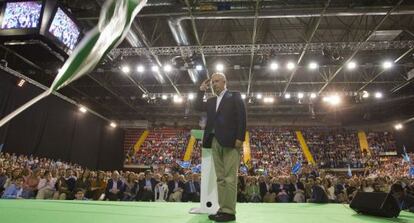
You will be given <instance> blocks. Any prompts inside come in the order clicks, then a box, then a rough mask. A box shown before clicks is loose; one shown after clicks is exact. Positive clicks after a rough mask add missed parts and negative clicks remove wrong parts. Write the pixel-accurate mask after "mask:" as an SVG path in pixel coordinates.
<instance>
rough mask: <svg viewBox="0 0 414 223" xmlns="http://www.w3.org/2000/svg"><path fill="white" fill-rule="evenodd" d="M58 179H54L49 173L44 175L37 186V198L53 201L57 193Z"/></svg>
mask: <svg viewBox="0 0 414 223" xmlns="http://www.w3.org/2000/svg"><path fill="white" fill-rule="evenodd" d="M55 185H56V178H53V177H52V174H51V173H50V172H49V171H46V172H45V173H44V176H43V178H42V179H40V180H39V184H38V185H37V190H38V191H37V196H36V199H52V198H53V194H54V193H55V192H56V188H55Z"/></svg>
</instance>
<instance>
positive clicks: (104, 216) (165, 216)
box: [0, 200, 414, 223]
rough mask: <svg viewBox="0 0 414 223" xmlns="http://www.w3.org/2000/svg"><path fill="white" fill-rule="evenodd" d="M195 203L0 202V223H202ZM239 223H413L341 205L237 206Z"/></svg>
mask: <svg viewBox="0 0 414 223" xmlns="http://www.w3.org/2000/svg"><path fill="white" fill-rule="evenodd" d="M195 206H197V204H196V203H141V202H106V201H105V202H99V201H98V202H94V201H38V200H0V222H2V223H3V222H4V223H21V222H24V223H28V222H30V223H37V222H42V223H45V222H47V223H49V222H52V223H53V222H56V223H60V222H63V223H66V222H67V223H78V222H98V223H124V222H131V223H141V222H142V223H150V222H157V223H158V222H167V223H196V222H199V223H202V222H206V223H207V222H212V221H210V220H208V217H207V215H192V214H188V210H189V209H190V208H191V207H195ZM237 211H238V213H237V221H236V222H239V223H242V222H249V223H259V222H271V223H274V222H281V223H282V222H283V223H303V222H315V223H324V222H344V223H353V222H372V223H374V222H375V223H378V222H400V223H414V214H412V213H408V212H401V214H400V216H399V217H398V218H397V219H387V218H379V217H370V216H363V215H357V214H355V213H354V212H353V211H352V210H351V209H349V207H348V206H347V205H341V204H325V205H318V204H246V203H244V204H238V205H237Z"/></svg>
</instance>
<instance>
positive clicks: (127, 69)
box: [121, 65, 131, 74]
mask: <svg viewBox="0 0 414 223" xmlns="http://www.w3.org/2000/svg"><path fill="white" fill-rule="evenodd" d="M121 70H122V72H124V74H128V73H129V72H131V69H130V68H129V66H127V65H124V66H122V68H121Z"/></svg>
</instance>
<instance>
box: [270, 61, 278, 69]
mask: <svg viewBox="0 0 414 223" xmlns="http://www.w3.org/2000/svg"><path fill="white" fill-rule="evenodd" d="M278 68H279V65H278V64H277V63H275V62H273V63H271V64H270V69H271V70H277V69H278Z"/></svg>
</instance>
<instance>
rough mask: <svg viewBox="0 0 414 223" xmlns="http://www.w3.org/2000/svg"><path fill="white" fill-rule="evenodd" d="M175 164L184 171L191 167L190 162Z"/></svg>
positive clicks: (178, 161)
mask: <svg viewBox="0 0 414 223" xmlns="http://www.w3.org/2000/svg"><path fill="white" fill-rule="evenodd" d="M177 163H178V165H180V166H181V168H184V169H186V168H189V167H190V165H191V162H190V161H180V160H177Z"/></svg>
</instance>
